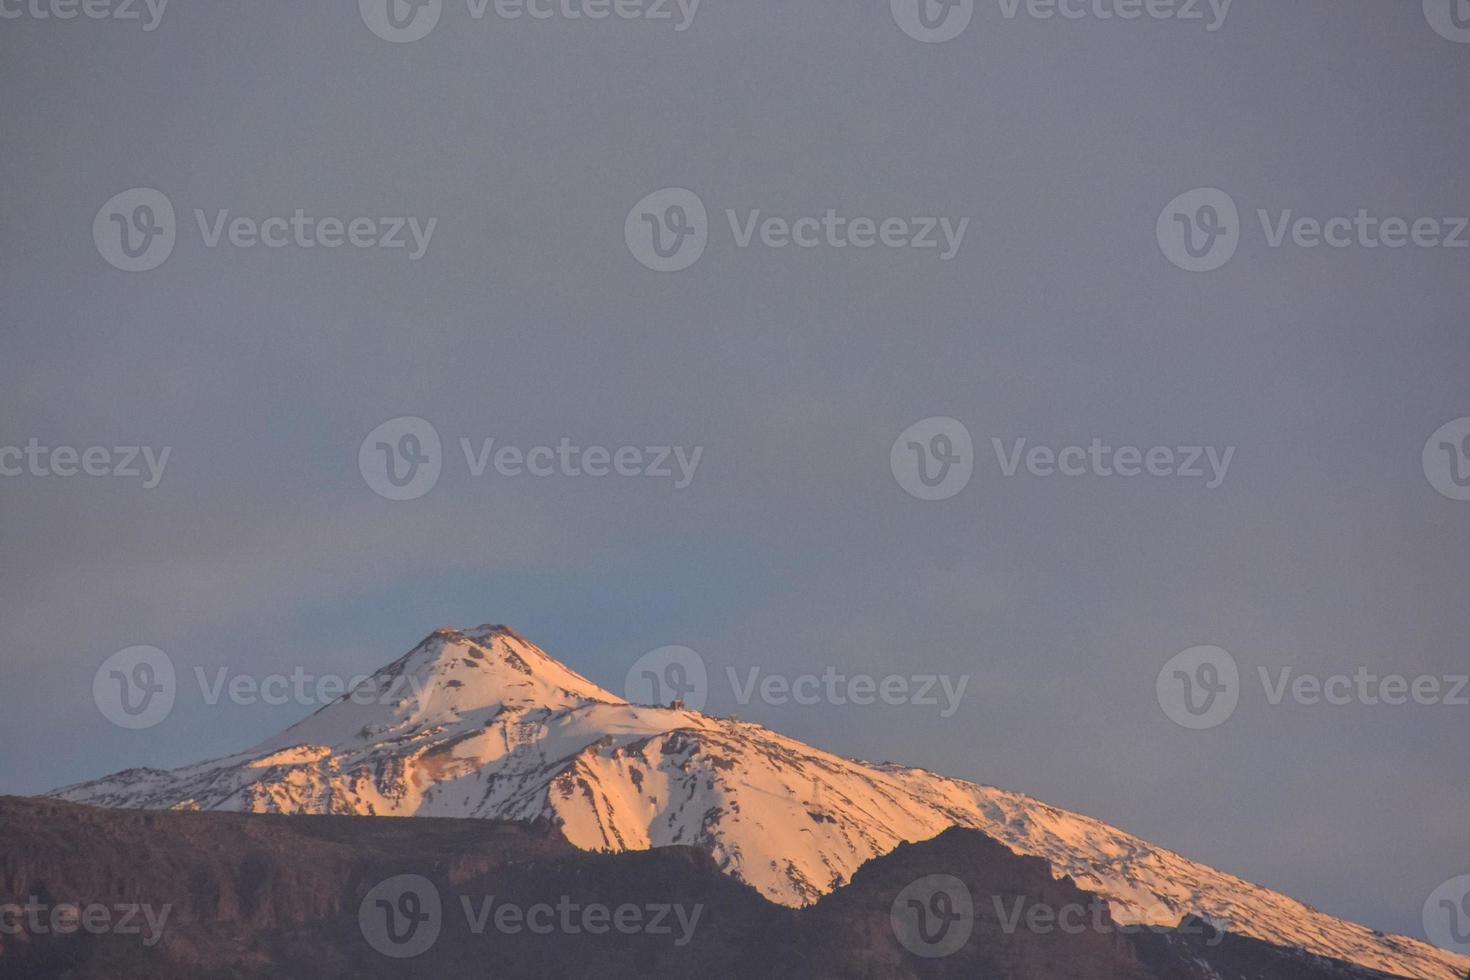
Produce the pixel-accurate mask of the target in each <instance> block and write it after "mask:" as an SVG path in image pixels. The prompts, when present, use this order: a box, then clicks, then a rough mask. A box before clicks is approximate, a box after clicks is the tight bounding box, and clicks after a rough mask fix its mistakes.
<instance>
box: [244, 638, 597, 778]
mask: <svg viewBox="0 0 1470 980" xmlns="http://www.w3.org/2000/svg"><path fill="white" fill-rule="evenodd" d="M624 703H626V702H624V701H623V699H622V698H620V697H618V696H617V695H615V694H613V693H612V692H610V691H607V690H605V689H603V688H601V687H599V686H598V685H596V684H594V683H593V682H592V681H590V680H588V679H587V678H585V677H583V676H582V675H581V674H579V673H577V672H576V671H574V670H572V669H571V668H570V667H567V666H566V665H565V664H563V663H561V662H560V661H558V660H556V659H555V658H553V657H552V656H551V655H550V654H548V653H546V651H544V650H542V649H541V648H540V647H538V646H536V645H535V644H534V643H531V642H529V641H528V640H526V639H525V638H523V637H522V636H521V635H520V634H519V633H517V632H516V631H515V630H513V629H511V628H510V627H509V626H504V625H500V624H492V623H487V624H484V625H481V626H477V627H475V628H473V629H456V628H452V627H441V628H439V629H436V630H435V631H434V632H432V633H430V634H429V635H428V636H426V637H425V638H424V639H423V640H422V641H420V642H419V644H418V645H417V646H415V647H414V648H413V649H412V650H410V651H409V652H408V653H406V654H404V655H403V656H402V657H399V658H398V659H397V660H395V661H393V662H392V663H390V664H388V665H386V666H384V667H380V668H379V669H378V670H376V671H374V672H373V673H372V674H371V675H370V676H369V677H367V679H365V680H364V681H363V682H362V683H360V684H358V685H357V687H355V688H354V689H353V690H352V691H351V692H349V693H348V694H345V695H343V696H342V697H340V698H338V699H337V700H335V701H333V702H332V703H331V704H328V705H325V706H323V707H322V708H321V709H320V710H318V711H317V712H316V713H315V714H313V715H311V716H310V717H308V718H306V719H304V720H303V721H301V722H300V723H298V724H296V725H293V726H292V727H290V728H288V729H286V730H285V731H284V732H282V733H281V734H280V735H278V736H276V737H275V738H273V739H271V740H269V741H268V742H266V743H263V744H262V745H261V746H260V748H262V749H269V748H285V747H289V746H298V745H328V746H332V747H346V746H349V745H354V744H362V743H363V742H365V741H382V740H385V739H389V738H395V739H396V738H403V737H407V736H411V735H413V734H415V733H420V732H425V731H430V730H433V731H445V730H448V729H455V728H465V729H471V728H475V727H479V726H483V725H484V724H485V723H486V722H488V721H490V720H491V719H493V718H496V717H498V716H499V715H501V714H502V713H504V712H507V711H515V712H527V711H534V710H537V709H542V710H547V711H558V710H563V709H567V708H576V707H581V706H584V705H588V704H624Z"/></svg>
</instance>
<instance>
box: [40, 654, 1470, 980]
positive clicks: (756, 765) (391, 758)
mask: <svg viewBox="0 0 1470 980" xmlns="http://www.w3.org/2000/svg"><path fill="white" fill-rule="evenodd" d="M51 795H53V796H56V797H59V798H62V799H65V800H70V801H73V802H77V803H87V804H92V805H95V806H107V807H125V808H149V809H200V810H232V811H254V812H279V813H335V814H360V815H386V816H438V817H478V818H497V819H509V820H527V819H532V818H537V817H544V818H550V819H551V820H553V821H555V822H556V823H557V824H558V825H559V826H560V827H561V829H562V831H563V833H564V834H565V835H566V837H567V838H568V840H570V841H571V842H572V843H573V844H575V845H577V846H579V847H582V848H585V849H589V850H614V851H617V850H641V849H646V848H650V847H660V846H665V845H670V844H689V845H694V846H697V847H700V848H703V849H705V850H708V851H709V852H710V853H711V854H713V856H714V857H715V858H716V860H717V861H718V862H719V863H720V865H721V867H722V868H723V869H724V870H725V871H726V872H727V873H728V874H730V875H732V876H733V877H735V878H738V879H740V880H742V881H745V882H748V883H749V884H751V885H752V886H754V887H755V888H757V889H758V890H760V891H761V892H762V893H763V894H764V895H766V896H767V897H768V898H770V899H771V900H773V901H775V902H780V903H783V904H786V905H792V906H800V905H805V904H809V903H811V902H813V901H815V900H817V899H818V898H820V897H821V896H822V895H824V894H826V893H828V892H830V891H832V890H833V889H835V888H838V887H840V886H842V885H844V884H845V883H847V881H848V880H849V879H850V878H851V876H852V874H853V873H854V872H855V871H856V870H857V869H858V867H860V866H861V865H862V864H863V863H864V862H866V861H869V860H871V859H872V858H875V857H877V856H880V855H883V854H887V853H888V852H890V851H892V850H893V849H894V848H895V847H897V846H898V845H899V844H900V843H902V842H905V841H920V840H927V839H929V838H932V837H934V836H936V835H938V834H939V833H940V832H942V831H943V830H945V829H946V828H948V827H951V826H956V825H958V826H962V827H971V828H975V829H977V830H980V831H983V832H984V833H986V834H988V835H990V836H991V837H993V838H995V839H997V840H999V841H1001V842H1002V843H1004V844H1006V845H1007V846H1008V847H1010V848H1011V849H1012V850H1014V851H1016V852H1017V853H1020V854H1025V855H1033V856H1037V857H1041V858H1044V859H1046V860H1047V861H1049V862H1050V863H1051V865H1052V868H1053V871H1054V873H1055V874H1056V875H1057V876H1061V875H1063V874H1066V875H1070V876H1071V877H1072V878H1073V879H1074V880H1075V881H1076V883H1077V884H1078V885H1079V886H1080V887H1082V888H1084V889H1087V890H1089V891H1094V892H1097V893H1099V894H1101V895H1103V896H1105V897H1106V898H1107V899H1108V900H1109V902H1110V904H1111V907H1112V914H1113V917H1114V919H1115V920H1116V921H1119V922H1121V923H1140V924H1158V925H1166V926H1172V925H1176V924H1177V923H1178V922H1179V920H1180V919H1181V918H1182V917H1183V916H1185V915H1187V914H1193V915H1197V916H1201V917H1204V918H1207V919H1209V920H1212V921H1213V922H1214V923H1215V924H1217V925H1218V926H1220V927H1221V928H1224V929H1226V930H1229V931H1233V932H1237V933H1240V934H1243V935H1247V936H1251V937H1254V938H1257V939H1262V940H1265V941H1267V942H1270V943H1273V944H1276V945H1280V946H1290V947H1298V948H1301V949H1303V950H1306V951H1308V952H1311V953H1315V954H1319V955H1322V956H1329V957H1334V958H1337V959H1341V960H1346V961H1349V962H1352V963H1357V964H1360V965H1362V966H1366V967H1370V968H1373V969H1377V970H1381V971H1384V972H1387V973H1392V974H1397V975H1401V976H1411V977H1423V978H1444V980H1451V978H1455V980H1460V978H1463V977H1464V976H1465V974H1466V970H1467V969H1470V960H1466V959H1464V958H1461V957H1456V956H1454V955H1452V954H1450V953H1448V952H1446V951H1443V950H1439V949H1437V948H1435V947H1433V946H1430V945H1428V944H1425V943H1422V942H1419V941H1417V940H1414V939H1410V938H1408V937H1404V936H1387V935H1383V934H1380V933H1377V932H1374V931H1372V930H1369V929H1366V928H1364V927H1362V926H1359V925H1355V924H1353V923H1350V922H1345V921H1343V920H1341V919H1336V918H1333V917H1331V916H1328V915H1325V914H1323V913H1321V912H1318V911H1316V910H1315V909H1312V908H1310V907H1308V906H1306V905H1303V904H1302V903H1300V902H1297V901H1294V900H1292V899H1290V898H1287V897H1285V896H1283V895H1279V894H1277V893H1275V892H1272V891H1269V890H1268V889H1265V888H1261V887H1258V886H1255V885H1252V884H1250V883H1249V882H1246V881H1243V880H1241V879H1239V878H1236V877H1234V876H1232V875H1229V874H1225V873H1224V872H1221V871H1216V870H1214V869H1212V868H1209V867H1206V866H1204V865H1201V864H1197V863H1195V862H1193V861H1189V860H1187V859H1185V858H1183V857H1181V856H1180V855H1178V854H1174V853H1172V852H1170V851H1167V850H1164V849H1163V848H1159V847H1154V846H1153V845H1151V844H1148V843H1146V842H1144V841H1142V840H1139V839H1138V838H1136V837H1132V836H1130V835H1128V834H1125V833H1123V832H1122V831H1120V830H1116V829H1114V828H1112V827H1109V826H1108V825H1106V824H1104V823H1101V822H1100V821H1097V820H1093V819H1091V818H1089V817H1084V816H1080V815H1078V814H1075V813H1068V812H1066V811H1064V810H1059V809H1057V808H1055V807H1051V806H1048V805H1046V804H1045V803H1042V802H1040V801H1037V800H1034V799H1031V798H1029V797H1025V796H1021V795H1019V794H1016V793H1009V792H1006V791H1004V790H999V789H995V788H992V787H988V786H980V785H976V784H974V783H968V782H964V781H961V780H957V779H948V778H945V777H943V776H939V775H937V774H935V773H931V772H927V771H925V770H922V769H913V768H907V767H902V766H894V765H887V764H885V765H874V764H870V763H865V762H857V761H854V760H851V759H844V758H841V757H839V756H835V755H832V754H830V753H827V752H823V751H822V750H820V749H816V748H813V747H811V746H808V745H805V744H803V743H801V742H797V741H795V740H793V739H790V738H786V737H785V736H782V735H779V734H777V733H775V732H772V731H770V730H769V729H766V728H762V727H761V726H759V725H755V724H751V723H748V722H741V721H734V720H730V719H723V718H715V717H710V716H707V715H704V714H701V713H699V712H695V711H688V710H684V709H682V708H666V707H649V706H642V705H634V704H630V703H628V702H627V701H625V700H624V699H622V698H620V697H618V696H616V695H614V694H612V693H611V692H609V691H606V690H604V689H602V688H600V687H598V686H597V685H596V684H593V683H592V682H591V681H589V680H587V679H586V678H584V677H582V676H581V675H579V674H577V673H576V672H575V671H572V670H571V669H569V668H567V667H566V666H564V665H563V664H561V663H558V662H557V661H556V660H554V659H552V658H551V657H550V656H548V655H547V654H546V653H545V652H543V651H542V650H541V649H540V648H538V647H536V646H534V645H533V644H531V643H528V642H527V641H525V640H524V639H522V638H521V637H520V636H518V635H517V634H516V633H515V632H513V631H512V630H510V629H508V628H506V627H504V626H481V627H478V628H476V629H472V630H463V631H461V630H450V629H441V630H437V631H435V632H434V633H433V634H432V635H430V636H429V637H428V638H427V639H425V640H424V641H423V642H422V643H420V644H419V645H418V646H417V647H415V648H414V649H413V650H411V651H410V652H409V653H408V654H406V655H405V656H403V657H402V658H400V659H399V660H397V661H395V662H394V663H392V664H389V665H388V666H386V667H384V668H382V669H381V670H379V671H378V672H377V673H375V674H374V675H373V676H372V677H371V678H370V679H369V680H368V681H366V682H364V684H363V685H362V686H360V687H359V688H358V689H357V690H356V691H354V692H352V693H351V694H349V695H346V696H344V697H342V698H339V699H338V700H337V701H334V702H333V703H331V704H329V705H326V706H325V707H323V708H321V709H320V710H319V711H317V712H316V713H315V714H313V715H311V716H310V717H308V718H306V719H305V720H303V721H301V722H300V723H298V724H296V725H294V726H292V727H291V728H289V729H287V730H286V731H285V732H283V733H281V734H280V735H278V736H277V737H275V738H272V739H270V740H269V741H267V742H264V743H262V744H261V745H259V746H256V747H255V748H253V749H250V750H248V751H246V752H242V753H240V754H238V755H233V756H228V757H226V758H223V759H216V760H213V761H210V762H204V763H200V764H198V765H194V766H188V767H185V768H183V769H176V770H171V771H165V770H158V769H130V770H127V771H125V772H121V773H117V774H115V775H113V776H109V777H106V778H104V779H99V780H96V781H94V782H89V783H83V784H79V785H76V786H70V787H66V788H64V789H61V790H57V791H55V792H54V793H53V794H51Z"/></svg>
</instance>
